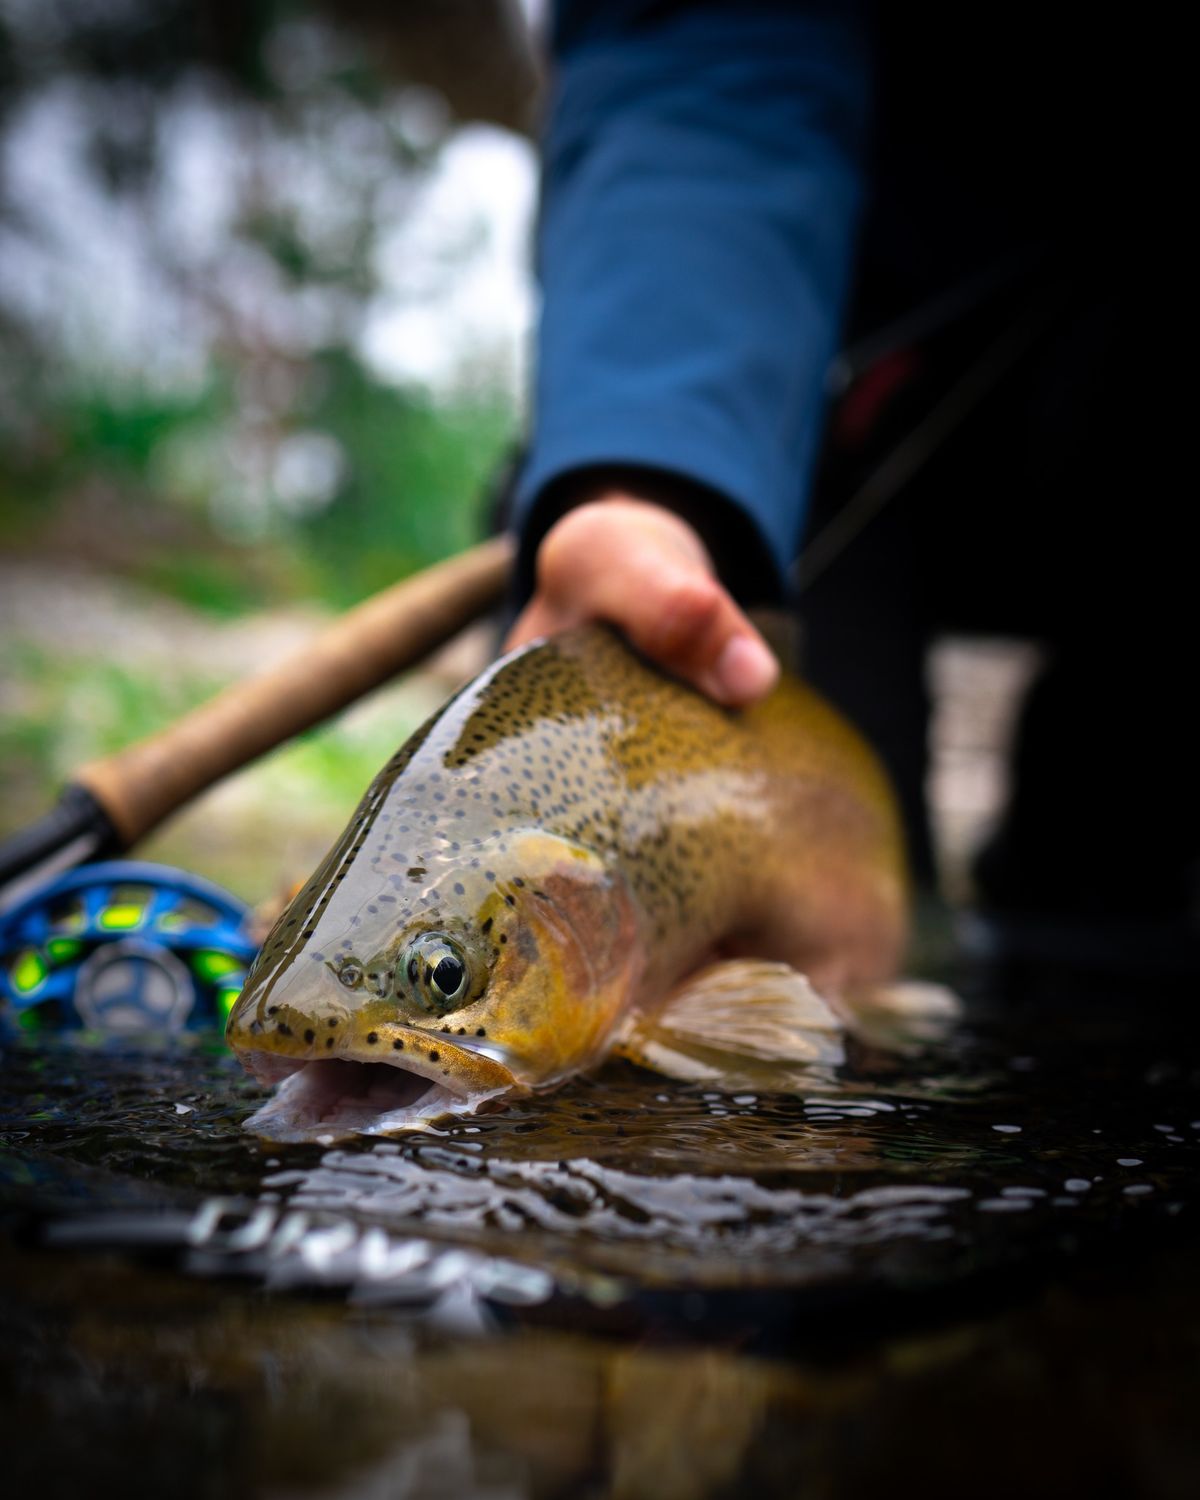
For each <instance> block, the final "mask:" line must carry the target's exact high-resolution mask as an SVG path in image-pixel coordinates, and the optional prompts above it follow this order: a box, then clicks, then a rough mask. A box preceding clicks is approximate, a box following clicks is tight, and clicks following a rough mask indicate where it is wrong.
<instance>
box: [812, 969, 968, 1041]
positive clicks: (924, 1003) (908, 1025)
mask: <svg viewBox="0 0 1200 1500" xmlns="http://www.w3.org/2000/svg"><path fill="white" fill-rule="evenodd" d="M837 1003H838V1009H839V1011H841V1012H842V1014H843V1015H845V1017H846V1024H847V1026H848V1027H849V1029H850V1030H851V1031H852V1032H853V1033H854V1035H855V1036H856V1037H858V1038H859V1039H860V1040H862V1041H864V1042H867V1043H868V1044H869V1045H870V1046H873V1047H881V1048H883V1049H884V1051H887V1052H899V1053H912V1052H918V1051H920V1050H921V1048H923V1047H925V1046H927V1045H928V1044H929V1043H930V1042H937V1041H940V1040H941V1038H943V1037H944V1036H945V1035H946V1034H947V1033H948V1032H949V1031H950V1030H951V1028H952V1027H953V1026H954V1024H955V1022H957V1020H958V1019H959V1017H960V1016H961V1015H962V1009H963V1007H962V1001H961V1000H960V999H959V998H958V996H957V995H956V994H955V993H954V991H953V990H951V989H947V988H946V986H945V985H944V984H931V983H929V982H927V981H926V980H922V979H897V980H893V981H892V982H891V983H890V984H873V985H861V986H851V987H850V988H848V989H847V990H845V991H844V992H843V993H842V994H840V995H839V996H838V997H837Z"/></svg>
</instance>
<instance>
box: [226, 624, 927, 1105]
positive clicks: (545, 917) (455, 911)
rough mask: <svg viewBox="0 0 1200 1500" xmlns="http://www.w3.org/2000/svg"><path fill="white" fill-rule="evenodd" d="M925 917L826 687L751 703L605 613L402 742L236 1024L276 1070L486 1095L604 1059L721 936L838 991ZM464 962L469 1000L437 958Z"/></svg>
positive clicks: (894, 948)
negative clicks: (343, 1067) (917, 914)
mask: <svg viewBox="0 0 1200 1500" xmlns="http://www.w3.org/2000/svg"><path fill="white" fill-rule="evenodd" d="M906 922H907V893H906V883H905V874H904V859H903V848H902V840H901V835H900V828H899V822H898V818H897V815H896V811H895V807H894V803H893V800H892V796H891V792H890V789H889V787H888V785H887V781H886V778H885V777H884V775H883V773H882V771H881V770H880V768H879V766H878V764H877V762H876V761H875V758H874V756H873V755H872V753H871V752H870V751H869V749H868V748H867V747H866V745H865V744H864V743H863V742H862V740H861V739H860V738H859V737H858V736H857V734H856V733H855V732H854V731H853V730H852V729H851V728H850V726H849V725H847V724H846V723H845V722H844V721H843V720H842V719H841V718H840V717H839V716H838V715H837V714H836V713H835V712H834V711H833V710H832V709H831V708H829V707H828V705H826V704H825V703H824V702H823V701H822V700H821V699H819V698H818V697H817V695H816V694H815V693H813V692H812V691H811V690H810V689H808V688H806V687H805V686H804V685H803V684H801V683H800V682H799V681H798V680H796V679H795V678H793V677H790V676H788V675H786V674H785V676H784V678H783V680H782V681H781V683H780V685H779V686H778V687H777V688H776V689H775V690H774V691H773V692H772V694H771V695H770V696H769V698H768V699H767V700H766V701H765V702H763V703H762V704H760V705H758V706H756V707H754V708H751V709H749V710H747V711H744V712H741V713H734V712H730V711H728V710H725V709H722V708H720V707H718V706H717V705H715V704H713V703H712V702H711V701H709V700H708V699H706V698H705V697H703V696H702V695H701V694H699V693H698V692H696V691H694V690H693V689H691V688H690V687H687V686H685V685H684V684H681V683H679V682H678V681H675V680H673V679H671V678H669V677H667V676H665V675H664V674H662V673H661V672H659V671H658V670H657V669H655V668H654V667H653V666H651V665H650V664H649V663H648V662H646V661H645V660H644V659H642V658H641V657H640V656H638V655H637V654H636V653H635V652H634V651H633V650H632V649H631V648H630V647H629V646H627V645H626V644H625V643H624V642H623V641H622V640H621V639H620V638H619V637H618V636H617V635H616V634H615V633H614V632H612V631H610V630H608V629H607V628H605V627H601V626H587V627H583V628H581V629H579V630H577V631H573V632H570V633H568V634H566V635H563V636H558V637H555V638H553V639H551V640H547V641H543V642H539V643H535V644H534V645H532V646H528V647H525V648H523V649H521V650H518V651H516V652H514V653H512V654H510V655H509V656H507V657H504V658H502V659H501V660H500V661H498V662H497V663H495V664H494V665H493V666H492V667H490V668H489V669H488V670H487V671H485V672H484V673H483V674H482V675H481V676H480V677H479V678H477V679H476V680H475V681H474V682H473V683H471V684H470V685H469V686H468V687H466V688H465V689H464V690H463V691H462V692H460V693H459V694H458V695H457V696H456V697H455V698H453V699H452V700H451V701H450V702H449V703H448V704H447V705H446V706H445V707H444V708H443V709H442V710H441V711H440V712H439V713H437V714H435V715H434V716H433V718H431V719H430V720H429V721H428V722H427V723H426V724H425V725H424V726H423V727H422V728H421V729H420V730H419V731H418V732H417V733H416V734H415V735H414V736H413V737H412V738H411V739H410V740H409V741H408V742H407V743H406V744H405V745H404V746H403V747H401V749H400V750H399V751H398V752H397V754H396V755H395V756H394V757H393V758H392V760H391V761H390V762H389V763H388V764H387V765H386V766H385V767H384V768H383V770H382V771H381V772H380V773H379V775H378V776H377V777H376V778H375V780H374V781H373V782H372V784H371V786H370V787H369V788H368V790H367V793H366V795H365V796H364V798H363V800H362V803H361V804H360V806H359V808H358V810H357V812H356V813H355V816H354V818H353V820H352V821H351V823H350V825H349V826H348V828H347V829H346V830H345V832H344V833H343V834H342V836H341V838H340V839H339V840H338V842H337V843H336V844H335V845H334V847H333V849H332V850H331V851H330V853H329V854H328V855H327V857H326V858H325V860H324V861H323V862H322V864H321V865H320V867H319V868H318V869H317V870H316V872H315V873H314V874H313V876H312V878H311V879H310V880H309V881H308V883H307V884H306V885H305V886H304V887H303V889H302V890H301V891H300V892H299V893H298V894H297V896H296V897H295V898H294V900H293V901H292V903H291V904H290V906H289V907H288V908H287V909H286V910H285V911H284V913H283V914H282V915H281V917H280V918H279V920H278V922H277V923H276V925H275V927H274V929H273V930H272V932H271V934H270V935H269V937H268V939H267V941H266V943H265V944H264V946H263V949H262V952H261V954H260V956H259V958H258V960H257V961H256V963H255V965H254V967H253V969H252V971H251V973H250V975H249V977H248V980H247V984H246V988H245V990H244V992H243V994H242V997H241V998H240V1000H239V1001H238V1003H237V1005H236V1006H235V1008H234V1011H233V1013H232V1015H231V1016H230V1020H229V1026H228V1038H229V1041H230V1043H231V1045H232V1046H233V1047H234V1049H235V1050H236V1051H237V1052H239V1054H240V1055H241V1056H242V1057H243V1060H244V1061H245V1062H246V1063H247V1065H248V1067H250V1068H251V1070H252V1071H255V1072H256V1073H257V1074H258V1076H259V1077H260V1078H263V1079H264V1081H269V1080H271V1079H272V1078H273V1077H277V1076H281V1075H282V1074H284V1073H287V1072H289V1071H293V1070H294V1069H295V1068H296V1067H297V1066H298V1065H300V1064H303V1063H307V1062H309V1061H314V1060H318V1059H332V1058H338V1059H349V1060H352V1061H356V1062H367V1061H376V1062H387V1063H390V1064H392V1065H393V1066H399V1067H402V1068H403V1069H405V1070H407V1071H409V1072H411V1073H414V1074H418V1075H421V1076H422V1077H423V1078H424V1079H426V1080H428V1081H429V1082H431V1083H433V1084H436V1085H437V1087H438V1090H439V1091H441V1093H439V1095H438V1096H437V1097H439V1098H440V1097H441V1096H442V1094H444V1095H445V1096H446V1097H453V1098H455V1099H477V1098H481V1097H486V1096H493V1095H499V1094H503V1093H507V1092H512V1091H514V1090H519V1089H522V1088H530V1087H538V1086H543V1085H547V1084H550V1083H554V1082H556V1081H558V1080H560V1079H562V1078H564V1077H567V1076H569V1075H570V1074H572V1073H574V1072H577V1071H579V1070H580V1069H582V1068H585V1067H587V1066H588V1065H589V1064H591V1063H593V1062H594V1061H596V1060H597V1059H598V1058H599V1057H600V1056H602V1055H603V1054H604V1053H605V1051H606V1050H607V1049H608V1048H609V1047H610V1046H611V1045H612V1043H613V1041H614V1038H615V1037H616V1035H617V1032H618V1029H619V1027H620V1024H621V1022H622V1018H623V1017H626V1016H628V1015H629V1014H630V1013H631V1012H634V1011H639V1012H648V1013H649V1012H653V1010H654V1009H655V1007H656V1006H659V1005H661V1004H662V1002H663V1000H664V997H666V996H667V995H668V994H669V992H670V990H671V988H672V986H673V985H675V984H676V983H677V982H678V981H679V980H680V979H681V978H682V977H684V976H686V975H687V974H689V973H691V972H692V971H693V970H695V969H696V968H698V967H699V966H700V965H702V964H703V963H704V962H705V961H706V960H708V959H711V958H712V957H713V956H714V955H715V954H718V953H719V954H738V953H741V954H753V955H755V956H758V957H762V958H768V959H777V960H781V961H783V962H785V963H788V964H790V965H792V966H794V967H795V968H797V969H801V970H803V971H804V972H805V973H806V974H808V975H809V976H810V978H811V979H812V980H813V982H814V984H816V985H817V987H818V988H819V989H826V990H833V991H837V990H839V989H843V988H845V987H847V986H853V985H856V984H868V983H871V982H873V981H876V980H882V979H886V978H888V977H890V976H891V975H892V974H893V973H894V972H895V969H896V966H897V964H898V962H899V959H900V956H901V953H902V950H903V946H904V941H905V934H906ZM414 944H415V946H414ZM439 955H440V957H439ZM443 957H446V958H449V959H450V960H451V962H450V963H449V964H448V965H447V966H445V967H439V965H440V964H441V958H443ZM414 960H415V962H414ZM460 969H461V970H462V971H464V977H463V980H462V990H461V992H460V993H457V994H455V995H454V996H452V997H449V998H448V997H447V996H446V995H445V992H444V990H442V989H440V988H439V986H438V984H437V983H436V982H435V980H434V975H435V973H436V974H441V975H442V976H443V977H446V976H449V977H450V978H453V977H454V976H455V975H456V974H457V973H458V972H459V970H460ZM430 1102H431V1103H432V1102H436V1100H431V1101H430Z"/></svg>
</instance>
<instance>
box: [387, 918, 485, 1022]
mask: <svg viewBox="0 0 1200 1500" xmlns="http://www.w3.org/2000/svg"><path fill="white" fill-rule="evenodd" d="M400 972H401V973H402V974H403V975H404V976H405V978H406V979H407V980H408V989H409V991H410V993H411V994H412V996H413V998H414V999H415V1000H416V1001H417V1002H418V1004H420V1005H421V1006H423V1007H424V1008H425V1009H426V1010H432V1011H434V1012H435V1013H436V1014H438V1015H444V1014H445V1013H446V1012H447V1011H451V1010H455V1009H456V1008H457V1007H458V1006H459V1005H461V1004H462V1003H463V1001H464V1000H465V999H466V996H467V992H468V991H469V989H470V987H471V973H470V969H469V968H468V967H467V960H466V958H465V956H464V955H463V952H462V950H461V948H459V946H458V944H457V943H454V942H452V941H451V940H450V939H449V938H447V937H444V936H443V935H442V934H441V933H439V932H423V933H421V935H420V936H419V937H415V938H414V939H413V940H412V942H411V943H409V945H408V947H407V948H406V949H405V950H404V954H403V957H402V958H401V961H400Z"/></svg>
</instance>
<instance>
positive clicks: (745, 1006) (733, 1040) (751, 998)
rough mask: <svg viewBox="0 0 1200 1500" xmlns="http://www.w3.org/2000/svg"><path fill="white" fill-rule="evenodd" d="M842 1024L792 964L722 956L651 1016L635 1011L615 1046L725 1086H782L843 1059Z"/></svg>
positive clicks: (661, 1067)
mask: <svg viewBox="0 0 1200 1500" xmlns="http://www.w3.org/2000/svg"><path fill="white" fill-rule="evenodd" d="M843 1036H844V1028H843V1026H842V1024H841V1022H840V1021H839V1020H838V1018H837V1016H836V1015H835V1014H834V1013H833V1011H832V1010H831V1009H830V1008H829V1006H828V1005H827V1004H826V1003H825V1001H824V1000H822V998H821V997H820V995H818V994H817V992H816V990H814V989H813V987H812V985H811V984H810V983H809V982H808V980H807V979H806V978H805V977H804V975H803V974H799V973H797V972H796V970H795V969H790V968H789V967H788V966H787V965H786V964H778V963H768V962H766V961H765V960H762V959H743V958H738V959H728V960H726V961H724V962H722V963H716V964H711V965H709V966H708V967H707V968H705V969H701V970H699V971H698V972H697V973H695V974H693V975H691V976H689V977H688V978H687V979H686V980H685V981H684V982H683V983H682V984H681V985H679V986H678V987H677V988H676V989H674V990H673V991H672V992H671V993H670V994H669V995H668V996H667V999H666V1001H665V1002H664V1004H663V1006H662V1008H661V1009H660V1010H659V1011H657V1012H656V1013H655V1014H654V1015H653V1016H634V1017H632V1018H631V1019H630V1020H629V1021H628V1022H627V1023H626V1028H625V1031H624V1032H623V1033H622V1035H621V1037H620V1039H619V1040H618V1042H617V1045H616V1047H615V1048H614V1050H615V1051H616V1052H617V1053H618V1055H620V1056H622V1057H626V1058H628V1059H629V1060H630V1061H631V1062H635V1063H638V1064H640V1065H641V1066H642V1067H647V1068H652V1069H653V1070H654V1071H655V1072H658V1073H663V1074H665V1075H666V1076H667V1077H669V1078H677V1079H681V1080H684V1081H686V1082H704V1083H712V1084H714V1085H716V1086H718V1087H721V1088H724V1089H730V1088H735V1087H736V1088H760V1089H764V1090H777V1091H787V1090H789V1089H791V1088H793V1087H796V1086H797V1084H798V1083H799V1081H800V1080H801V1079H803V1083H804V1086H806V1087H807V1086H809V1085H810V1084H811V1083H812V1075H811V1071H810V1070H811V1069H812V1067H813V1066H814V1065H824V1066H825V1067H834V1066H837V1065H838V1064H839V1063H841V1062H842V1061H843V1060H844V1057H845V1053H844V1049H843V1045H842V1041H843Z"/></svg>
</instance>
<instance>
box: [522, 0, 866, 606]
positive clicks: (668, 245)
mask: <svg viewBox="0 0 1200 1500" xmlns="http://www.w3.org/2000/svg"><path fill="white" fill-rule="evenodd" d="M558 20H559V25H558V33H559V43H558V51H557V56H556V75H555V97H554V104H553V109H552V113H551V118H550V124H549V132H548V139H547V147H546V172H545V188H544V203H543V213H542V222H541V231H540V242H539V248H540V268H541V276H542V285H543V296H544V312H543V319H542V325H541V330H540V335H539V348H538V380H537V390H536V398H535V424H534V429H533V441H532V447H531V452H530V457H529V462H528V464H527V466H526V469H525V472H524V476H523V479H522V481H521V484H520V488H519V493H518V519H519V521H520V522H521V524H522V528H523V533H524V538H525V547H524V554H525V561H526V568H527V570H529V573H528V576H530V577H531V562H532V556H533V552H534V550H535V549H536V546H537V544H538V542H539V541H540V539H541V537H542V535H544V534H545V532H546V530H547V529H548V527H549V526H550V525H551V524H552V523H553V521H554V520H555V519H556V518H557V517H558V516H559V515H561V514H562V512H563V510H564V509H565V508H566V507H567V506H568V505H570V504H572V503H574V502H575V500H576V499H577V498H579V497H581V496H584V495H587V494H593V495H594V494H595V493H596V491H597V477H598V475H599V476H600V478H601V479H603V474H602V472H601V471H604V470H607V471H608V472H609V473H610V474H612V475H614V476H615V478H616V481H617V487H618V488H620V489H623V490H625V491H626V492H630V491H632V492H635V493H638V494H642V495H645V496H646V497H647V498H652V499H656V500H661V501H663V503H666V504H668V505H669V506H671V507H672V508H675V509H677V510H680V511H682V512H683V513H685V514H686V513H687V511H688V509H689V508H690V509H691V511H692V518H693V519H694V520H695V521H696V523H697V525H698V527H699V529H700V530H701V533H702V535H705V540H706V541H707V542H708V544H709V550H710V551H712V552H713V554H714V556H715V558H716V561H717V563H718V566H721V567H722V570H723V571H725V569H724V567H723V562H724V559H723V558H722V556H721V555H720V554H721V552H722V551H723V550H725V549H724V548H723V546H722V538H723V537H724V536H726V535H727V534H729V533H730V531H731V529H732V531H733V532H734V533H736V529H737V525H738V523H739V521H740V522H741V523H742V524H743V526H744V528H745V530H744V532H743V546H742V547H741V548H740V549H737V550H738V551H739V553H740V555H741V556H742V560H743V564H745V562H746V559H747V558H748V557H751V558H752V561H751V563H750V565H749V566H745V565H744V566H743V568H742V571H741V576H739V577H737V578H736V580H735V579H733V578H731V580H730V581H731V583H733V584H734V586H735V588H736V590H737V592H739V593H740V594H742V595H743V596H744V597H753V596H754V595H755V594H756V593H757V594H758V595H759V596H760V597H770V596H771V595H772V594H775V593H777V592H778V587H779V583H780V580H781V578H782V575H783V571H784V569H785V568H786V566H787V563H788V562H789V560H790V558H791V556H792V553H793V552H794V549H795V545H796V541H797V537H798V532H799V527H800V523H801V519H802V513H803V499H804V494H805V489H806V485H807V482H808V476H809V474H810V472H811V468H812V464H813V459H814V456H815V449H816V443H817V438H818V435H819V431H820V426H821V422H822V414H823V380H824V372H825V369H826V366H827V364H828V361H829V359H830V357H831V355H832V353H833V352H834V349H835V347H836V343H837V337H838V327H839V321H840V317H841V311H842V306H843V303H844V300H845V295H846V290H847V285H848V279H849V272H850V267H851V261H852V247H853V242H854V235H855V229H856V223H857V214H858V204H859V198H860V180H861V169H860V158H861V145H862V139H863V135H864V130H865V114H866V100H867V94H868V78H867V73H868V68H867V62H866V56H865V47H864V44H863V40H862V37H861V34H860V30H859V28H858V25H857V23H856V21H855V20H854V14H853V9H852V7H848V6H846V5H838V6H830V7H827V8H826V7H819V6H805V5H799V4H795V5H789V6H759V5H755V4H748V5H739V6H733V5H726V6H722V5H710V6H704V5H689V6H684V7H680V8H678V9H676V10H671V9H669V8H664V7H662V6H661V5H660V6H655V7H649V6H645V5H641V4H623V5H622V4H611V3H610V4H606V5H599V4H597V5H580V4H567V5H562V6H560V7H559V17H558ZM630 476H632V482H631V478H630ZM639 477H640V480H641V483H639V482H638V480H639ZM706 528H707V534H705V532H706ZM755 549H757V552H758V558H761V563H760V562H759V560H758V558H753V557H752V554H753V553H754V552H755Z"/></svg>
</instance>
